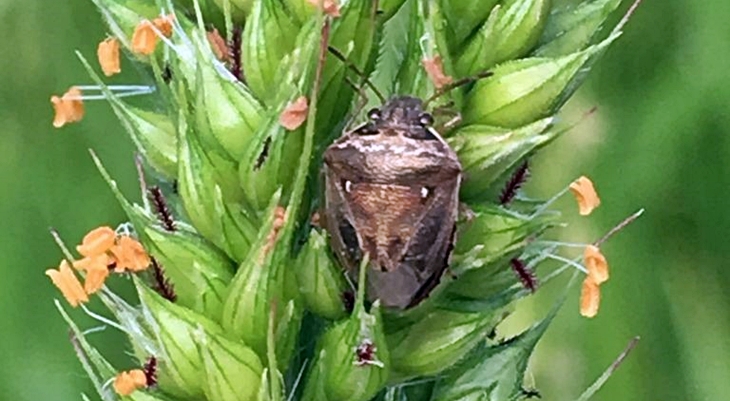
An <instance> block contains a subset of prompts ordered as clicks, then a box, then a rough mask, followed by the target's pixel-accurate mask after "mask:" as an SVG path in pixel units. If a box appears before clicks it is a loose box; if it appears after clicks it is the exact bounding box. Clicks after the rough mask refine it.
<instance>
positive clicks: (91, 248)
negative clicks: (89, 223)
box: [76, 226, 117, 257]
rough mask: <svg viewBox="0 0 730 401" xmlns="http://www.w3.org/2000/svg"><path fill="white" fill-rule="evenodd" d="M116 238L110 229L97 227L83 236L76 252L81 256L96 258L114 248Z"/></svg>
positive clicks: (115, 234)
mask: <svg viewBox="0 0 730 401" xmlns="http://www.w3.org/2000/svg"><path fill="white" fill-rule="evenodd" d="M116 238H117V233H116V232H114V230H113V229H112V228H111V227H107V226H102V227H98V228H95V229H93V230H91V231H90V232H89V233H88V234H86V235H85V236H84V239H83V240H81V245H79V246H77V247H76V251H77V252H78V253H80V254H81V255H82V256H87V257H90V256H98V255H101V254H104V253H106V252H107V251H108V250H110V249H111V247H112V246H114V242H115V240H116Z"/></svg>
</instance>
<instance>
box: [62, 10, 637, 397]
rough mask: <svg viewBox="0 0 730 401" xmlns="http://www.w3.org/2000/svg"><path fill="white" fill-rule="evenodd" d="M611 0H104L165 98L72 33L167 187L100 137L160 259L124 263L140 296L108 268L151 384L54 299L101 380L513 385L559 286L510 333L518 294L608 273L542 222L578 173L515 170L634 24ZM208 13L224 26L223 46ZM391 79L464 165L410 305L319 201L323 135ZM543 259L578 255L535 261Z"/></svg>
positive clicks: (163, 389) (393, 391) (318, 391)
mask: <svg viewBox="0 0 730 401" xmlns="http://www.w3.org/2000/svg"><path fill="white" fill-rule="evenodd" d="M621 3H622V2H621V0H585V1H571V2H560V1H551V0H502V1H498V0H485V1H478V0H438V1H427V0H382V1H380V2H373V1H369V0H341V1H339V2H338V1H329V0H325V1H324V2H323V3H322V4H321V7H320V6H318V5H317V2H311V1H308V0H283V1H277V0H214V1H213V0H207V1H203V0H185V1H182V0H181V1H178V2H172V1H166V0H157V1H152V2H149V1H148V2H145V1H138V0H93V2H90V6H95V7H97V8H98V9H99V11H100V12H101V15H102V17H103V19H104V21H105V22H106V23H107V25H108V28H109V32H110V33H111V35H113V36H114V37H116V38H117V39H118V40H119V41H120V43H121V45H122V46H123V47H124V48H126V49H128V50H129V51H130V55H131V56H132V57H134V58H135V59H136V60H137V61H138V63H139V65H140V66H141V67H140V68H141V69H142V71H143V72H146V73H148V74H149V75H150V77H151V81H153V82H154V88H152V90H149V91H147V92H154V93H152V94H148V95H147V96H149V97H150V98H153V99H154V101H152V102H145V103H144V104H137V103H136V102H135V99H121V97H122V96H120V95H119V94H118V93H117V92H115V91H116V90H117V89H116V87H114V86H111V85H109V86H108V85H106V84H105V82H104V81H102V79H101V78H100V75H99V74H97V73H96V72H95V71H96V69H97V68H96V66H94V65H93V64H92V63H90V62H88V61H86V59H85V58H84V57H83V56H82V55H79V56H80V59H81V61H82V62H83V65H84V67H85V68H86V69H87V70H88V72H89V74H90V76H91V79H92V80H93V81H94V82H95V83H96V84H97V86H98V89H99V90H100V91H101V93H102V94H103V97H105V98H106V99H107V100H108V102H109V104H110V106H111V108H112V110H113V111H114V113H115V114H116V115H117V116H118V118H119V120H120V122H121V124H122V125H123V126H124V128H125V129H126V130H127V132H128V133H129V136H130V138H131V140H132V142H133V143H134V145H135V146H136V147H137V150H138V152H139V155H140V156H141V159H142V160H143V163H142V164H143V166H141V167H140V170H141V171H142V170H144V171H147V173H148V174H146V177H144V176H143V177H141V179H142V183H143V187H146V188H149V187H152V186H154V187H155V188H156V189H155V191H157V192H155V193H154V197H153V198H154V199H152V201H149V200H147V197H148V194H146V193H145V194H143V199H144V200H143V201H142V202H141V203H139V204H137V203H134V202H132V201H130V200H128V195H124V194H122V193H121V191H120V190H119V189H118V188H117V187H116V184H115V183H114V181H113V179H112V177H111V176H110V175H109V173H108V172H107V171H106V170H105V169H104V167H103V164H102V161H101V160H100V158H98V157H97V156H96V155H93V158H94V162H95V163H96V164H97V167H98V168H99V170H100V172H101V175H102V176H103V179H104V180H106V181H107V182H108V184H109V185H110V188H111V190H112V192H113V193H114V195H115V197H116V198H117V200H118V201H119V203H120V204H121V206H122V208H123V209H124V211H125V212H126V214H127V218H128V223H130V224H125V225H122V226H120V229H118V231H117V232H118V234H119V237H121V236H131V237H132V238H134V239H136V240H138V241H139V243H140V244H141V245H142V246H143V247H144V252H146V253H147V254H148V255H149V256H150V257H151V258H152V259H150V260H152V261H153V263H152V264H153V266H152V267H150V268H149V269H148V270H149V272H140V271H132V270H129V271H131V273H130V274H133V275H134V278H133V283H134V286H135V288H136V290H137V295H138V300H134V301H133V300H124V299H123V298H121V297H120V296H118V295H117V294H115V292H114V291H113V290H111V289H109V288H106V287H103V288H102V289H101V290H100V291H99V292H98V296H99V298H100V299H101V301H102V303H103V304H104V306H105V307H106V308H108V309H109V312H110V314H111V316H112V320H108V321H107V320H104V322H105V323H106V324H110V325H114V326H116V327H117V328H119V329H120V330H122V331H124V332H125V333H126V334H127V337H128V339H129V342H130V345H131V350H132V354H133V355H134V357H135V358H136V362H135V363H136V364H137V365H139V366H140V368H141V367H142V365H143V364H144V361H145V360H146V358H149V357H150V356H152V357H154V358H155V361H157V362H158V363H157V369H158V372H155V375H156V377H157V378H158V380H157V381H158V383H157V384H156V385H155V386H151V384H153V383H147V385H144V384H141V385H138V388H137V389H136V391H133V392H131V393H130V394H125V395H120V394H118V393H117V392H115V390H113V388H112V387H114V386H110V385H109V383H111V382H113V381H114V377H115V375H116V373H117V369H115V368H114V367H112V366H111V365H110V364H109V363H108V362H107V361H106V360H105V359H104V358H103V357H102V356H101V355H100V354H99V353H98V352H97V351H96V349H95V348H94V347H93V346H91V345H90V344H89V343H88V342H87V341H86V338H85V334H84V332H83V331H81V330H80V329H79V328H78V327H77V326H76V324H75V323H74V321H73V320H72V318H71V317H69V315H68V314H67V312H66V311H65V310H64V308H63V307H62V306H61V305H60V303H58V308H59V310H60V312H61V314H62V316H63V318H64V319H65V320H66V321H67V322H68V323H69V325H70V327H71V330H72V333H73V336H74V344H75V345H76V347H75V348H76V351H77V353H78V355H79V358H80V360H81V362H82V364H83V365H84V368H85V370H86V371H87V373H88V374H89V376H90V378H91V380H92V381H93V382H94V384H95V388H96V390H97V391H98V393H99V396H100V397H101V398H102V399H104V400H115V399H132V400H168V401H175V400H181V401H182V400H190V399H196V400H204V401H234V400H243V401H247V400H258V401H263V400H271V401H283V400H308V401H315V400H316V401H320V400H325V401H340V400H342V401H345V400H362V401H367V400H393V401H395V400H398V401H421V400H423V401H428V400H433V401H456V400H475V401H476V400H492V401H509V400H516V399H521V397H523V396H524V395H525V394H524V392H523V390H522V388H523V387H522V382H523V378H524V377H523V376H524V373H525V369H526V366H527V362H528V359H529V357H530V355H531V354H532V350H533V349H534V347H535V345H536V343H537V342H538V341H539V339H540V338H541V336H542V335H543V333H544V332H545V331H546V329H547V327H548V325H549V324H550V322H551V320H552V318H553V317H554V316H555V313H556V312H557V310H558V308H559V305H561V304H562V300H560V301H558V300H556V303H555V304H556V307H555V308H554V309H553V311H552V312H551V314H550V315H549V316H548V317H547V318H545V319H544V320H542V321H540V322H537V323H536V324H534V325H533V326H532V327H531V328H528V329H526V330H525V331H524V332H523V333H522V334H519V335H517V336H516V337H514V338H511V339H502V340H500V339H497V338H495V334H494V333H495V330H497V328H498V327H499V325H500V323H501V322H502V321H503V320H504V318H505V317H506V316H507V315H508V314H509V313H511V312H512V311H513V310H514V308H515V301H517V300H519V299H521V298H523V297H526V296H529V295H530V294H531V293H532V292H534V291H535V290H536V289H537V287H538V283H539V284H540V285H544V284H547V283H548V282H549V281H550V280H551V279H552V278H554V277H556V276H558V275H559V274H560V273H561V272H563V271H564V270H566V269H567V267H577V268H578V270H584V271H585V270H586V267H588V270H589V274H588V275H587V276H586V277H585V281H584V287H585V286H589V285H593V284H595V285H596V288H597V285H598V284H596V283H595V282H594V281H591V280H594V279H595V277H594V275H595V273H594V272H593V270H594V269H595V268H596V267H595V264H596V263H598V262H596V260H599V261H600V258H599V259H592V261H591V262H590V263H589V262H586V263H585V264H586V267H583V266H582V264H581V263H580V262H581V261H580V259H579V258H578V259H574V260H572V259H570V258H568V257H564V256H561V255H562V254H563V252H564V251H565V250H564V249H563V248H564V247H561V244H558V243H556V242H553V241H548V240H547V239H545V238H544V236H545V235H546V232H548V229H549V228H554V227H560V226H561V225H562V224H563V220H562V219H561V216H560V213H559V212H558V211H556V210H554V209H553V201H554V200H555V199H557V198H558V197H560V196H561V195H563V194H565V193H567V192H568V185H567V184H566V187H565V188H563V189H557V190H556V192H557V195H556V197H555V198H553V199H550V200H546V201H545V200H535V199H530V198H528V197H527V196H526V195H525V194H524V193H523V192H522V190H521V189H520V187H521V185H522V183H523V182H524V179H525V178H526V176H527V173H528V170H527V166H528V164H527V161H528V160H529V158H530V157H531V156H532V155H534V154H535V153H536V152H538V151H539V150H540V149H541V148H542V147H543V146H546V145H549V144H550V143H551V141H553V140H554V139H556V138H558V137H559V136H560V134H562V133H564V132H566V131H568V130H569V128H571V124H574V122H565V121H563V120H562V119H561V116H560V112H561V107H562V106H563V104H565V102H566V101H567V100H568V99H569V98H570V96H571V95H572V94H573V93H574V92H575V90H576V89H577V88H578V86H579V85H580V83H581V82H582V80H583V79H584V77H585V74H586V73H587V72H588V70H589V69H590V67H591V66H592V65H593V64H594V63H595V62H597V61H598V59H599V58H600V56H601V55H602V54H603V53H604V52H605V50H606V49H607V48H608V47H609V46H610V45H612V44H613V43H615V42H616V41H617V40H618V38H619V36H620V34H621V29H622V27H623V25H621V26H618V27H615V28H614V29H613V31H611V30H610V27H609V29H604V27H603V26H602V25H603V24H604V22H605V21H606V20H607V18H608V17H609V15H610V14H611V13H612V12H613V11H614V10H616V9H617V8H618V7H619V6H621ZM160 12H162V14H163V15H169V14H172V15H174V19H173V31H172V35H170V36H169V37H158V43H157V46H156V48H155V52H154V53H153V54H152V55H149V56H143V57H142V56H140V57H137V56H136V55H133V54H132V53H131V50H130V49H132V48H133V46H132V40H133V32H134V31H135V27H136V26H137V25H138V24H139V23H140V22H142V21H143V20H152V19H154V18H156V17H158V16H159V15H160ZM213 28H215V29H216V30H217V31H219V32H221V36H222V37H223V38H225V41H226V44H227V48H226V49H224V50H225V51H224V53H223V55H222V56H221V55H220V52H219V55H218V56H216V55H215V54H216V50H218V48H216V47H215V46H220V43H214V42H213V41H211V39H210V36H209V34H210V33H211V32H212V30H213ZM343 59H344V60H343ZM148 81H150V80H148ZM379 93H382V94H384V95H385V96H386V97H390V96H395V95H411V96H416V97H420V98H423V99H424V100H425V99H429V101H428V102H427V108H428V111H429V112H431V113H432V114H433V118H434V119H435V120H436V121H435V124H434V128H435V129H437V130H438V131H439V133H440V134H441V135H442V136H443V137H444V138H445V140H446V142H447V143H448V145H449V146H450V147H451V148H452V149H453V150H454V151H455V152H456V154H457V156H458V158H459V162H460V164H461V166H462V171H463V177H462V181H461V189H460V194H459V201H460V203H461V204H462V207H461V209H460V211H459V218H458V221H457V223H456V234H455V239H454V243H453V244H452V245H453V247H452V249H451V253H450V258H449V266H448V268H447V271H446V272H445V273H444V274H443V276H442V277H440V281H439V283H438V284H437V285H435V287H434V289H433V290H432V291H431V292H430V293H428V294H425V296H424V297H423V300H421V301H420V302H418V303H417V304H416V305H413V306H412V307H410V308H406V309H403V310H397V309H392V308H386V307H382V306H381V304H380V302H379V301H375V302H372V303H368V302H366V301H365V300H366V299H367V297H366V296H365V292H366V291H367V286H366V285H362V286H361V288H354V287H355V286H354V285H353V283H352V282H350V281H349V280H348V278H347V276H346V275H345V274H344V270H343V267H342V266H341V265H340V264H339V262H337V259H336V258H335V257H334V256H335V255H334V254H333V249H332V247H331V246H330V244H329V242H328V240H329V238H330V236H331V235H330V234H331V233H328V232H327V231H326V230H324V229H322V228H321V227H322V226H324V225H322V224H318V223H317V222H316V219H313V215H314V214H315V213H316V212H317V210H318V208H319V207H320V206H321V205H322V204H323V193H322V192H323V189H322V185H321V184H322V183H321V180H320V169H321V166H322V155H323V152H324V150H325V149H326V148H327V146H329V145H330V144H331V143H332V141H333V140H334V139H335V138H337V137H339V136H340V135H342V133H343V131H344V130H345V129H346V128H347V127H352V126H353V125H354V123H357V122H360V121H362V120H363V119H364V116H365V113H363V112H362V111H363V110H366V109H367V108H369V107H377V106H380V100H379V99H378V96H377V94H379ZM151 105H155V106H151ZM455 117H456V118H455ZM353 157H357V156H353ZM160 188H161V189H160ZM572 189H573V190H575V189H574V188H572ZM163 193H164V196H163ZM320 215H321V214H320ZM115 241H117V239H115ZM59 242H60V241H59ZM588 243H590V241H588ZM115 244H116V242H115ZM114 246H117V245H114ZM62 248H63V251H64V253H65V255H64V256H65V258H66V259H68V260H69V262H73V261H74V259H75V256H74V255H73V254H71V253H70V252H69V251H68V250H67V249H66V247H65V246H64V245H62ZM101 252H102V253H103V255H102V256H103V257H104V258H108V259H103V260H104V261H108V262H109V263H108V264H107V265H105V266H103V267H104V269H107V270H104V269H102V270H104V271H103V273H104V274H106V273H107V272H110V273H109V274H117V273H120V272H124V269H125V268H124V266H122V265H120V263H121V260H122V258H121V256H119V255H120V254H119V252H121V251H119V249H117V248H111V245H110V248H108V249H103V250H102V251H101ZM96 256H98V255H96ZM371 256H372V255H371ZM82 257H83V258H85V259H84V260H85V261H86V262H87V263H88V258H89V255H81V256H80V257H79V258H76V259H80V258H82ZM364 259H365V262H363V265H362V267H361V271H360V276H359V277H360V280H359V282H360V283H364V282H365V277H366V276H367V272H368V271H369V269H370V267H369V265H368V264H367V260H368V257H365V258H364ZM548 259H558V260H561V261H563V262H565V264H564V265H563V266H562V267H558V268H555V267H543V266H542V262H543V261H545V260H548ZM79 274H81V275H82V276H84V275H85V277H86V279H90V278H91V277H92V274H100V273H99V272H98V271H97V272H93V271H92V270H91V269H87V270H86V271H83V272H80V273H79ZM575 274H576V276H577V275H578V274H582V273H579V272H578V271H576V273H575ZM54 282H55V280H54ZM571 282H572V281H571ZM599 284H600V283H599ZM92 317H98V315H96V314H92ZM148 373H149V372H148ZM602 380H604V381H605V379H602ZM602 383H603V381H601V382H600V384H602ZM600 384H598V385H597V386H600ZM591 391H595V388H593V387H592V390H591ZM587 394H592V392H590V393H587ZM585 397H587V396H585V395H584V398H585Z"/></svg>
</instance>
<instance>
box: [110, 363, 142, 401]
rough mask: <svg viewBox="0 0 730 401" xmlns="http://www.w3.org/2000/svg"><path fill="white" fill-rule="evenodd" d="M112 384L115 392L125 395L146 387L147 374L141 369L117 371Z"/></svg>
mask: <svg viewBox="0 0 730 401" xmlns="http://www.w3.org/2000/svg"><path fill="white" fill-rule="evenodd" d="M112 386H113V387H114V391H115V392H116V393H117V394H119V395H121V396H127V395H130V394H132V393H134V392H135V391H136V390H138V389H140V388H145V387H147V376H145V374H144V371H142V369H133V370H130V371H128V372H119V374H117V376H116V377H115V378H114V384H113V385H112Z"/></svg>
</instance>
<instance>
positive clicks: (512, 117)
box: [464, 34, 618, 127]
mask: <svg viewBox="0 0 730 401" xmlns="http://www.w3.org/2000/svg"><path fill="white" fill-rule="evenodd" d="M617 37H618V34H616V35H612V36H611V37H609V38H608V39H606V40H604V41H603V42H601V43H599V44H597V45H594V46H591V47H589V48H587V49H586V50H584V51H580V52H577V53H573V54H570V55H567V56H563V57H557V58H527V59H522V60H516V61H510V62H507V63H505V64H502V65H500V66H499V67H497V68H495V69H494V75H493V76H491V77H489V78H487V79H483V80H481V81H479V82H477V84H476V85H475V87H474V89H473V90H472V91H471V92H469V96H468V99H467V106H466V108H465V110H464V122H465V123H466V124H486V125H495V126H500V127H519V126H522V125H525V124H529V123H531V122H533V121H536V120H538V119H540V118H544V117H547V116H549V115H551V114H553V113H554V112H555V111H556V109H557V108H559V107H560V106H562V104H563V103H564V101H565V100H566V99H567V97H568V96H569V95H570V94H572V93H573V91H575V89H576V88H577V84H578V83H579V79H580V78H581V77H582V76H584V74H585V71H586V70H585V66H586V63H588V62H589V60H591V59H593V58H594V56H597V55H599V54H601V53H602V51H603V50H604V49H605V48H606V47H607V46H608V45H609V44H611V43H612V42H613V41H614V40H615V39H616V38H617ZM581 69H584V70H583V72H582V73H579V71H580V70H581ZM576 80H578V81H576Z"/></svg>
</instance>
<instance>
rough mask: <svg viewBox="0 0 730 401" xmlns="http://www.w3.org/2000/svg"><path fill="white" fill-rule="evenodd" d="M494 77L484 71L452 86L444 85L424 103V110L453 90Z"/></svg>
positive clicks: (462, 79)
mask: <svg viewBox="0 0 730 401" xmlns="http://www.w3.org/2000/svg"><path fill="white" fill-rule="evenodd" d="M492 75H494V73H493V72H491V71H484V72H480V73H478V74H476V75H473V76H471V77H466V78H461V79H459V80H456V81H454V82H452V83H450V84H447V85H444V86H442V87H441V88H439V89H436V92H434V94H433V95H431V97H429V98H428V99H426V101H425V102H423V108H424V109H425V108H426V107H428V105H429V103H431V102H432V101H434V100H436V99H438V98H440V97H441V96H443V95H445V94H447V93H449V92H451V91H452V90H454V89H456V88H458V87H460V86H464V85H467V84H470V83H472V82H475V81H478V80H480V79H484V78H489V77H491V76H492Z"/></svg>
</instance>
